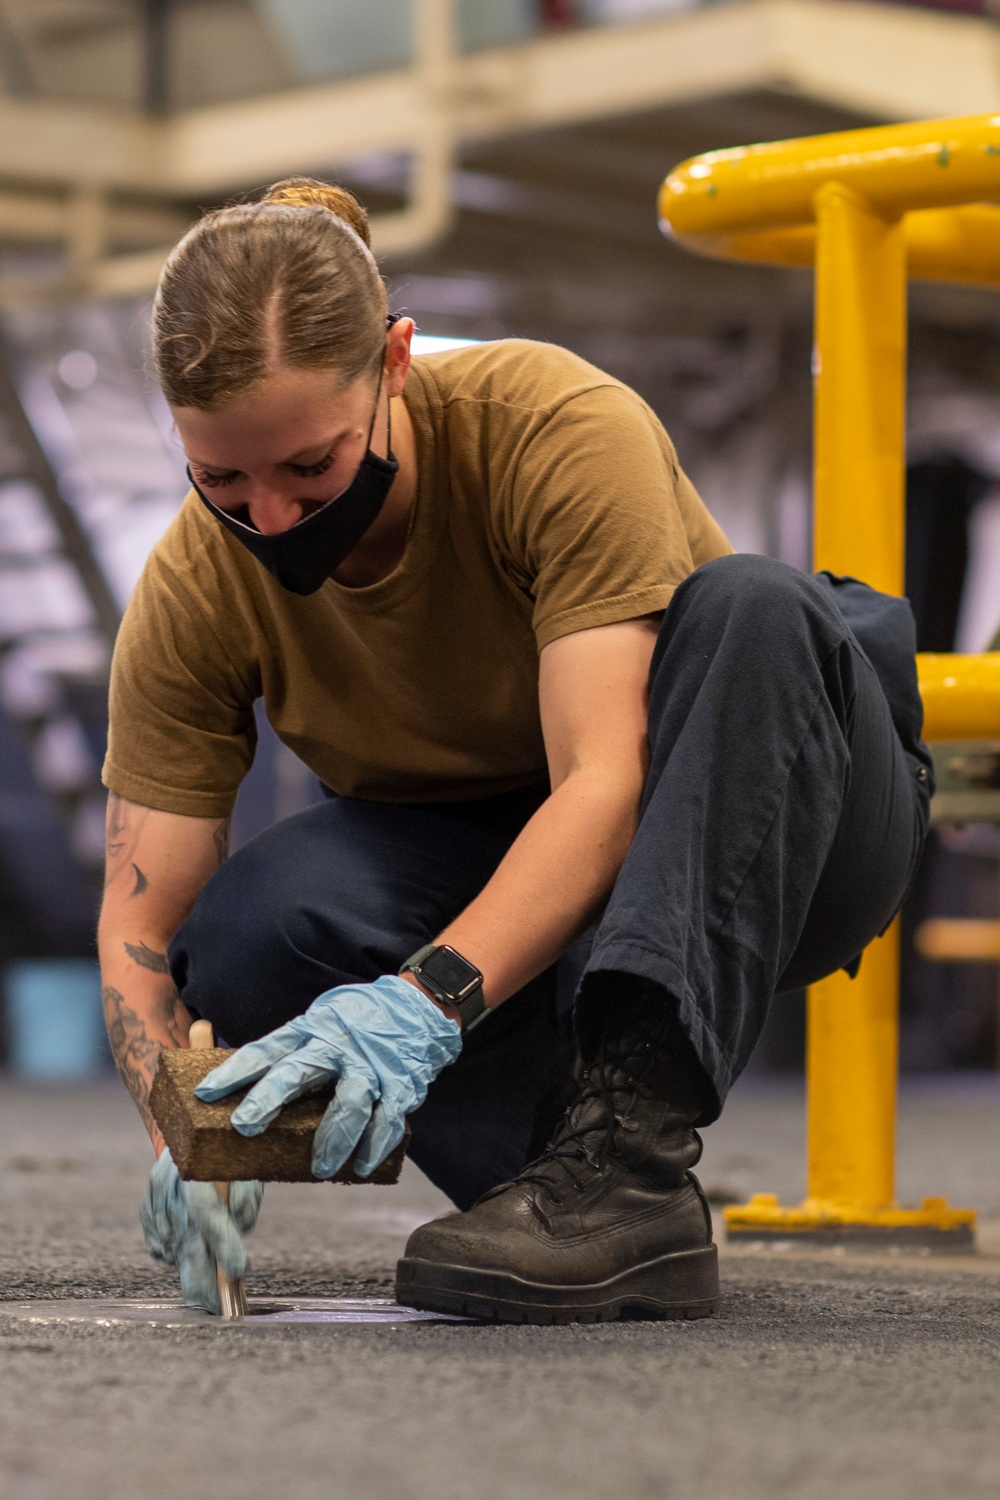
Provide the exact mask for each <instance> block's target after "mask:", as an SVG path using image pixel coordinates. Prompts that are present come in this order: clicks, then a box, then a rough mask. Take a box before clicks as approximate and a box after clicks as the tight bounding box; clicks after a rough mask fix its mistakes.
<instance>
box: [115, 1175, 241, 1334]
mask: <svg viewBox="0 0 1000 1500" xmlns="http://www.w3.org/2000/svg"><path fill="white" fill-rule="evenodd" d="M263 1196H264V1188H263V1185H262V1184H261V1183H259V1182H231V1183H230V1184H229V1202H228V1203H223V1202H222V1199H221V1198H220V1197H219V1195H218V1193H217V1192H216V1191H215V1187H214V1185H213V1184H212V1183H211V1182H182V1181H181V1177H180V1173H179V1172H178V1171H177V1167H176V1166H175V1164H174V1159H173V1157H172V1156H171V1155H170V1152H169V1151H164V1153H163V1155H162V1156H161V1157H160V1159H159V1161H158V1162H157V1163H156V1165H155V1166H154V1167H153V1170H152V1171H151V1172H150V1174H149V1182H148V1183H147V1185H146V1191H145V1193H144V1194H143V1199H142V1202H141V1203H140V1205H139V1218H140V1220H141V1221H142V1229H143V1233H144V1234H145V1236H146V1248H147V1249H148V1251H149V1253H150V1255H151V1256H152V1257H153V1259H154V1260H162V1261H163V1262H164V1263H165V1264H166V1265H168V1266H176V1267H177V1269H178V1271H179V1272H180V1278H181V1290H182V1292H183V1293H184V1301H185V1302H186V1304H187V1306H188V1307H200V1308H204V1310H205V1311H206V1312H211V1313H217V1312H218V1311H219V1286H218V1282H217V1280H216V1275H215V1265H216V1262H218V1263H219V1265H220V1266H221V1267H222V1269H223V1270H224V1271H225V1272H226V1273H227V1274H228V1275H229V1276H233V1277H237V1278H238V1277H242V1276H245V1275H246V1273H247V1271H248V1269H249V1266H250V1262H249V1260H248V1259H247V1252H246V1248H245V1246H244V1244H243V1238H242V1236H243V1235H244V1234H247V1233H249V1231H250V1230H251V1229H252V1228H253V1226H254V1224H255V1223H256V1222H257V1214H258V1212H259V1210H260V1201H261V1199H262V1198H263Z"/></svg>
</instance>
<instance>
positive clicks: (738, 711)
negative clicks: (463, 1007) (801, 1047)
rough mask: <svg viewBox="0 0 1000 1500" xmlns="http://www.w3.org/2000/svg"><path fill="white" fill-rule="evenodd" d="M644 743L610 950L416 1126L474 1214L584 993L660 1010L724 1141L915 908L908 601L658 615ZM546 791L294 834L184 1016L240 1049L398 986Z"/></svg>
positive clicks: (220, 938)
mask: <svg viewBox="0 0 1000 1500" xmlns="http://www.w3.org/2000/svg"><path fill="white" fill-rule="evenodd" d="M848 619H850V620H851V622H852V624H853V626H854V629H853V630H852V629H851V628H850V626H849V625H848V623H847V621H848ZM862 642H863V643H864V648H863V647H862V644H861V643H862ZM649 742H650V753H651V763H650V769H649V775H648V778H647V784H646V788H645V793H644V797H643V804H642V816H641V820H640V823H639V828H638V831H637V834H636V837H635V839H634V841H633V844H632V847H631V849H630V851H629V854H628V856H627V858H626V860H625V863H624V865H623V866H622V869H621V872H620V874H619V877H618V880H617V881H616V883H615V887H614V890H613V891H612V894H611V897H610V899H609V901H608V904H607V907H606V909H605V911H604V914H603V917H602V919H601V921H600V922H599V923H598V925H597V927H596V930H595V931H594V932H593V933H592V934H591V935H590V938H589V940H588V941H587V943H585V944H583V945H578V946H577V948H576V949H575V950H571V951H570V952H569V953H568V954H567V955H566V956H565V957H564V958H563V960H562V961H561V962H560V964H559V965H557V966H556V967H555V968H554V969H553V970H550V971H549V972H548V973H546V974H543V975H541V976H540V977H539V978H538V979H537V980H535V981H534V982H533V983H532V984H531V985H529V986H528V987H527V989H525V990H523V991H522V992H521V993H520V994H518V995H516V996H514V997H513V998H512V999H510V1000H509V1001H507V1002H506V1004H504V1005H503V1006H502V1007H501V1008H500V1009H499V1010H498V1011H497V1012H496V1013H495V1014H494V1015H493V1016H491V1017H490V1018H489V1019H488V1020H487V1021H485V1022H484V1023H483V1024H482V1025H481V1026H480V1027H478V1028H477V1029H476V1030H475V1031H474V1032H472V1033H471V1034H470V1036H469V1038H468V1039H467V1041H466V1044H465V1046H464V1048H463V1050H462V1053H461V1056H460V1057H459V1059H458V1061H457V1062H456V1063H454V1064H453V1065H452V1066H451V1067H449V1068H447V1069H445V1071H444V1072H443V1073H442V1074H441V1075H440V1076H439V1077H438V1078H437V1079H436V1080H435V1082H434V1083H433V1084H432V1085H431V1089H430V1092H429V1094H428V1098H427V1100H426V1103H425V1104H424V1105H423V1107H422V1108H421V1109H420V1110H418V1111H417V1112H416V1114H414V1115H413V1116H412V1117H411V1125H412V1129H413V1137H412V1143H411V1155H412V1156H413V1158H414V1159H415V1161H416V1162H417V1163H418V1165H419V1166H421V1167H422V1168H423V1170H424V1171H425V1172H426V1173H427V1174H428V1176H429V1177H430V1178H431V1179H432V1180H433V1181H434V1182H435V1183H437V1184H438V1185H439V1186H440V1187H441V1188H442V1189H443V1190H444V1191H445V1192H446V1193H448V1194H449V1196H450V1197H451V1198H452V1199H453V1201H454V1202H455V1203H457V1204H458V1206H459V1207H460V1208H464V1207H467V1206H468V1205H469V1204H471V1203H472V1202H474V1201H475V1199H476V1198H477V1197H478V1196H479V1194H480V1193H482V1192H484V1191H485V1190H486V1189H487V1188H489V1187H491V1186H493V1185H494V1184H495V1183H497V1182H502V1181H504V1180H505V1179H506V1178H508V1177H510V1176H512V1175H513V1174H514V1173H516V1172H517V1171H518V1170H519V1169H520V1168H521V1166H522V1165H523V1164H524V1162H525V1160H526V1159H528V1157H529V1154H530V1153H532V1152H533V1151H534V1150H536V1149H537V1148H539V1147H540V1145H541V1144H543V1142H544V1134H545V1132H546V1130H547V1128H548V1127H549V1125H550V1124H551V1123H552V1122H553V1120H554V1118H555V1117H556V1114H557V1113H558V1110H557V1106H558V1107H560V1108H561V1105H562V1103H563V1102H564V1100H565V1094H566V1083H567V1077H568V1069H569V1059H570V1054H571V1051H572V1047H571V1028H570V1026H569V1024H568V1017H569V1015H570V1012H571V1010H572V1004H573V998H574V994H577V995H578V997H579V1018H580V1023H581V1025H584V1024H585V1025H586V1026H587V1027H590V1028H592V1027H593V1026H594V1025H595V1024H596V1025H597V1026H598V1027H600V1026H603V1025H609V1026H611V1027H612V1028H613V1026H614V1020H615V1010H616V1008H617V1007H624V1006H625V1005H626V1004H627V1002H628V1000H629V998H630V996H631V994H632V993H634V992H637V991H638V990H639V989H641V990H642V992H643V993H644V994H645V995H646V996H648V995H649V994H651V993H652V994H654V995H656V996H659V997H660V998H661V999H662V1002H663V1004H664V1005H665V1006H666V1007H668V1008H669V1011H670V1014H671V1016H672V1018H673V1019H674V1021H675V1023H676V1025H677V1028H678V1034H679V1035H680V1037H681V1038H682V1039H683V1044H684V1045H683V1047H682V1048H681V1049H679V1050H678V1053H677V1057H678V1064H677V1066H678V1068H681V1069H685V1070H686V1071H687V1072H688V1073H694V1072H696V1073H697V1074H698V1076H699V1085H698V1087H699V1089H700V1095H699V1096H700V1097H701V1099H702V1101H703V1120H704V1121H706V1122H707V1121H709V1120H711V1119H713V1118H714V1117H715V1116H716V1115H717V1114H718V1112H719V1110H720V1109H721V1107H722V1102H723V1101H724V1099H725V1096H726V1093H727V1091H728V1089H729V1087H730V1085H731V1084H732V1082H733V1081H734V1079H735V1078H736V1077H737V1076H738V1075H739V1073H740V1071H741V1070H742V1068H743V1067H744V1066H745V1064H746V1062H747V1060H748V1058H749V1056H750V1053H751V1052H752V1050H753V1047H754V1044H755V1042H756V1040H757V1038H758V1036H759V1034H760V1031H761V1028H762V1026H763V1024H764V1020H765V1017H766V1015H767V1010H768V1006H769V1005H770V1002H771V999H772V997H773V996H774V994H775V993H776V992H777V991H779V990H783V989H795V988H798V987H800V986H802V985H804V984H807V983H810V982H811V981H813V980H816V979H819V978H821V977H822V976H823V975H825V974H829V973H831V972H833V971H834V970H836V969H838V968H841V967H846V968H852V966H853V965H854V964H855V963H856V961H857V959H858V957H859V955H860V953H861V951H862V949H863V948H864V947H865V946H866V945H867V943H868V942H869V941H870V940H871V939H872V938H873V937H875V936H876V935H877V934H878V933H880V932H881V931H883V930H884V928H885V927H886V926H887V925H888V923H889V922H890V921H891V919H892V917H893V915H894V914H895V912H896V911H897V910H898V908H899V905H900V903H901V901H902V899H903V895H904V893H905V890H906V886H907V884H908V882H909V880H910V877H911V875H912V873H913V870H914V868H915V865H916V862H917V859H918V857H919V853H920V849H921V845H922V842H923V838H924V834H925V830H926V822H927V808H928V801H929V791H930V777H929V770H928V768H929V757H928V756H927V752H926V748H925V747H924V746H923V744H922V741H921V740H920V703H919V697H918V696H917V691H916V679H915V669H914V662H913V632H912V617H911V616H910V614H909V610H908V607H907V606H906V604H905V601H901V600H890V599H887V598H886V596H883V595H879V594H874V593H873V592H872V591H871V590H868V589H865V588H864V587H863V585H860V584H856V583H853V582H852V581H850V580H833V579H830V578H828V577H825V576H823V575H820V576H819V577H818V578H809V577H807V576H806V575H804V574H801V573H798V572H796V571H795V570H793V569H791V568H788V567H786V566H784V565H783V564H781V563H775V562H772V561H769V560H768V559H764V558H757V557H746V556H739V557H728V558H721V559H718V560H717V561H715V562H713V563H709V564H707V565H706V566H705V567H703V568H701V569H699V570H698V571H697V572H696V573H694V574H692V575H691V577H690V578H688V579H687V580H686V581H685V582H684V583H683V584H682V585H681V587H680V588H679V589H678V590H677V593H676V595H675V597H674V599H673V602H672V603H671V605H670V607H669V609H668V610H667V612H666V614H665V616H664V620H663V624H662V627H661V631H660V636H659V640H658V643H657V646H656V651H655V654H654V658H653V663H652V667H651V675H650V704H649ZM546 791H547V788H546V787H544V786H540V787H536V788H530V789H528V790H526V791H524V792H518V793H513V794H510V795H507V796H502V797H494V798H490V799H485V800H483V801H481V802H477V803H471V804H470V803H463V804H450V805H444V806H443V805H441V804H434V805H432V806H411V805H406V806H400V805H395V804H386V803H375V802H361V801H357V800H352V799H349V798H344V797H331V798H330V799H329V800H328V801H326V802H325V803H323V804H321V805H319V806H317V807H313V808H310V809H309V810H308V811H306V812H303V813H300V814H298V815H297V816H295V817H292V818H288V819H286V820H284V821H283V822H281V823H279V824H277V825H276V826H275V827H273V828H271V829H269V830H268V831H267V832H266V833H264V834H262V835H260V837H258V838H256V839H254V840H253V841H252V842H250V843H249V844H247V845H246V846H245V847H244V848H242V849H240V850H239V851H238V852H237V853H236V854H234V855H233V857H232V858H231V859H230V860H229V861H228V862H227V863H226V864H225V865H223V866H222V868H221V869H220V870H219V871H218V873H217V874H216V875H215V876H213V878H212V879H211V880H210V881H209V883H208V884H207V885H206V886H205V888H204V890H203V891H202V892H201V894H200V895H199V897H198V899H197V901H196V902H195V905H194V908H193V910H192V912H191V914H190V916H189V917H188V919H187V920H186V922H185V923H184V924H183V926H182V927H181V929H180V931H179V932H178V934H177V936H176V937H175V939H174V941H173V943H172V944H171V947H170V961H171V969H172V972H173V975H174V978H175V980H176V982H177V984H178V987H179V988H180V991H181V994H182V996H183V999H184V1001H185V1003H186V1004H187V1005H188V1006H189V1007H190V1009H191V1010H192V1011H193V1012H195V1013H196V1014H198V1015H201V1016H204V1017H206V1018H207V1019H208V1020H210V1021H211V1022H212V1023H213V1025H214V1026H215V1029H216V1032H217V1034H218V1035H219V1036H220V1037H222V1038H225V1040H226V1041H227V1042H228V1043H229V1045H231V1046H239V1045H241V1044H242V1043H244V1042H247V1041H251V1040H253V1039H254V1038H256V1037H259V1036H261V1035H262V1034H264V1033H265V1032H267V1031H270V1030H272V1029H273V1028H274V1027H277V1026H280V1025H282V1024H283V1023H284V1022H285V1021H287V1020H289V1019H290V1018H291V1017H293V1016H295V1015H299V1014H301V1012H302V1011H304V1010H305V1009H306V1007H307V1006H308V1005H309V1004H310V1002H311V1001H312V1000H313V999H315V997H316V996H317V995H319V994H320V993H322V991H324V990H327V989H329V988H331V987H332V986H334V985H337V984H343V983H346V982H348V981H357V980H371V979H375V978H377V977H378V976H379V975H380V974H384V973H395V972H396V970H397V969H398V968H399V965H400V963H401V962H402V960H403V959H405V958H406V957H407V956H408V955H409V954H410V953H412V952H413V951H414V950H415V949H417V948H418V947H420V946H421V944H423V943H425V942H427V941H429V940H430V939H431V938H433V937H434V936H435V935H436V934H437V933H438V932H439V931H440V930H441V929H442V928H443V927H445V926H446V925H447V924H448V922H449V921H450V920H451V919H452V918H454V917H455V916H456V915H457V914H458V913H459V912H460V911H461V910H462V909H463V908H464V907H465V906H466V905H467V904H468V902H469V901H470V900H471V899H472V898H473V897H474V896H475V895H476V894H477V893H478V892H479V891H480V890H481V888H482V887H483V885H484V884H485V883H486V881H487V880H488V879H489V877H490V875H491V874H492V872H493V870H494V869H495V868H496V866H497V864H498V863H499V861H500V859H501V858H502V857H503V855H504V853H505V851H506V850H507V848H508V847H509V846H510V844H511V842H512V840H513V839H514V838H515V837H516V836H517V833H518V831H519V829H520V828H521V827H522V826H523V825H524V823H525V822H526V821H527V819H528V818H529V817H530V816H531V813H532V812H533V811H534V809H535V808H536V807H537V806H538V805H539V802H540V801H541V800H542V799H543V797H544V796H545V795H546ZM581 976H582V977H581ZM584 1017H585V1018H586V1019H585V1022H584V1020H583V1018H584ZM685 1049H686V1051H685ZM693 1082H694V1080H693V1079H692V1078H690V1077H688V1078H685V1079H678V1091H679V1092H680V1091H682V1090H683V1091H685V1092H690V1089H691V1086H692V1084H693Z"/></svg>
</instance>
